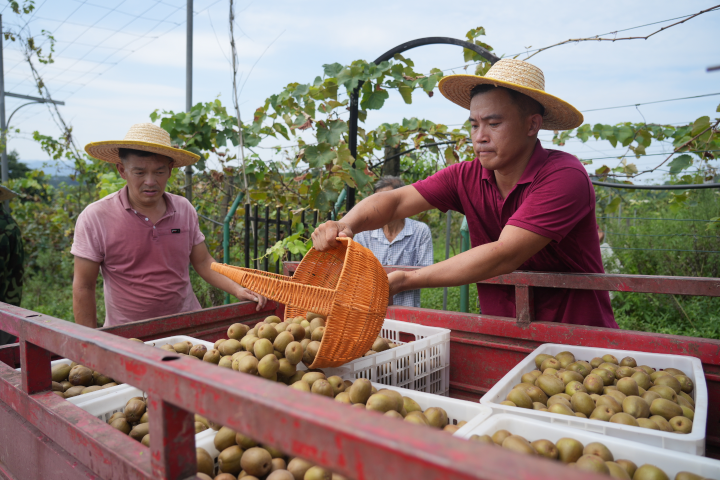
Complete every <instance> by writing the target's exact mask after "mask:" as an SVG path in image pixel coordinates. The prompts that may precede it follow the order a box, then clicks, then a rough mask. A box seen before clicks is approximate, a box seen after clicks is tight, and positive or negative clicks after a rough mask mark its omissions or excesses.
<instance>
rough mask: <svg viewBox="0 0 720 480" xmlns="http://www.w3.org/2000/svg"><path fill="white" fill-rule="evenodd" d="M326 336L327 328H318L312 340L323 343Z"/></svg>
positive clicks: (314, 331) (311, 336)
mask: <svg viewBox="0 0 720 480" xmlns="http://www.w3.org/2000/svg"><path fill="white" fill-rule="evenodd" d="M324 334H325V327H318V328H316V329H315V330H313V331H312V334H311V335H310V338H311V339H312V340H313V341H315V342H321V341H322V338H323V335H324ZM388 348H390V347H388Z"/></svg>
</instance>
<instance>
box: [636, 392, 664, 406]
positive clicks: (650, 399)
mask: <svg viewBox="0 0 720 480" xmlns="http://www.w3.org/2000/svg"><path fill="white" fill-rule="evenodd" d="M640 396H641V397H642V399H643V400H645V401H646V402H647V404H648V405H650V404H651V403H652V402H653V400H655V399H656V398H662V397H661V396H660V394H659V393H657V392H652V391H647V392H645V393H643V394H642V395H640Z"/></svg>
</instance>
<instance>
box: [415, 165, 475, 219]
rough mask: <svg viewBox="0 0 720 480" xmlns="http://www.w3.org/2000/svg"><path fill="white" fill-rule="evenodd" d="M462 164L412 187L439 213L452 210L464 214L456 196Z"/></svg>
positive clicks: (450, 167) (458, 197)
mask: <svg viewBox="0 0 720 480" xmlns="http://www.w3.org/2000/svg"><path fill="white" fill-rule="evenodd" d="M462 165H463V164H462V163H456V164H455V165H450V166H449V167H446V168H443V169H442V170H440V171H439V172H437V173H435V174H434V175H430V176H429V177H428V178H426V179H424V180H420V181H419V182H415V183H413V187H415V189H416V190H417V191H418V193H420V195H422V196H423V198H424V199H425V200H427V202H428V203H429V204H430V205H432V206H433V207H435V208H437V209H438V210H440V211H441V212H443V213H444V212H447V211H448V210H454V211H456V212H460V213H462V214H464V213H465V212H464V211H463V207H462V202H461V201H460V196H459V195H458V189H457V179H458V176H459V175H461V173H462V170H461V168H462Z"/></svg>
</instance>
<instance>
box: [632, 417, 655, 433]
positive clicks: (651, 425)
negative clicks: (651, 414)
mask: <svg viewBox="0 0 720 480" xmlns="http://www.w3.org/2000/svg"><path fill="white" fill-rule="evenodd" d="M636 421H637V423H638V426H639V427H642V428H647V429H650V430H660V427H659V426H658V424H657V423H655V422H653V421H652V420H650V419H649V418H637V419H636Z"/></svg>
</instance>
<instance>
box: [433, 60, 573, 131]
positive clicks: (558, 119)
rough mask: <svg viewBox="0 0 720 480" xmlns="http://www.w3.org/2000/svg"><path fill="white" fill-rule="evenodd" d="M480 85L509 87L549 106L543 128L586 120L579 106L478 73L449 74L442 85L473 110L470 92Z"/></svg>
mask: <svg viewBox="0 0 720 480" xmlns="http://www.w3.org/2000/svg"><path fill="white" fill-rule="evenodd" d="M478 85H495V86H496V87H505V88H509V89H511V90H515V91H516V92H520V93H522V94H525V95H527V96H528V97H530V98H532V99H533V100H536V101H537V102H538V103H540V104H541V105H542V106H543V107H545V114H544V115H543V124H542V127H541V128H542V129H543V130H570V129H572V128H577V127H579V126H580V125H582V123H583V115H582V113H580V112H579V111H578V110H577V109H576V108H575V107H573V106H572V105H570V104H569V103H567V102H566V101H565V100H562V99H560V98H558V97H556V96H554V95H550V94H549V93H546V92H544V91H542V90H537V89H535V88H530V87H524V86H522V85H518V84H516V83H511V82H506V81H504V80H497V79H495V78H491V77H479V76H477V75H465V74H458V75H448V76H447V77H443V78H442V79H441V80H440V83H439V84H438V88H439V89H440V93H442V94H443V96H444V97H445V98H447V99H448V100H450V101H451V102H453V103H455V104H457V105H460V106H461V107H463V108H465V109H467V110H470V91H471V90H472V89H473V88H474V87H476V86H478Z"/></svg>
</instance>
